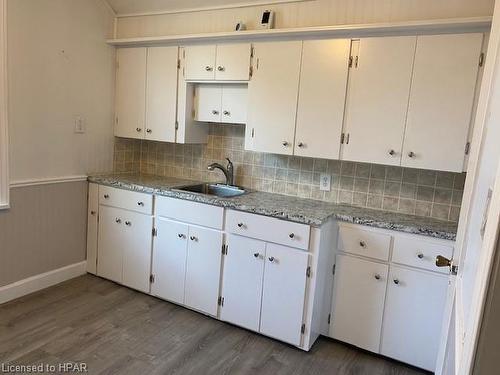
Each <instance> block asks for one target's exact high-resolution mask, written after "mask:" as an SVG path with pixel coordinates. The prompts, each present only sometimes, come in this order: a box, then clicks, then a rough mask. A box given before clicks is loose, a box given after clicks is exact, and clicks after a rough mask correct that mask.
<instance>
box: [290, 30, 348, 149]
mask: <svg viewBox="0 0 500 375" xmlns="http://www.w3.org/2000/svg"><path fill="white" fill-rule="evenodd" d="M350 46H351V41H350V40H343V39H334V40H308V41H304V47H303V51H302V68H301V73H300V89H299V102H298V108H297V128H296V135H295V155H298V156H307V157H316V158H325V159H339V153H340V136H341V133H342V122H343V119H344V105H345V96H346V86H347V74H348V69H349V68H348V61H349V52H350Z"/></svg>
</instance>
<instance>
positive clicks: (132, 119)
mask: <svg viewBox="0 0 500 375" xmlns="http://www.w3.org/2000/svg"><path fill="white" fill-rule="evenodd" d="M116 55H117V60H118V65H117V71H116V104H115V111H116V118H115V136H117V137H125V138H144V121H145V102H146V48H119V49H118V50H117V52H116Z"/></svg>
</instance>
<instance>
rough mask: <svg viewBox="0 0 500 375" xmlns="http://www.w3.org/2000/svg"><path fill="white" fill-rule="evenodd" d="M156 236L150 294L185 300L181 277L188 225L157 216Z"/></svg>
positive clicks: (184, 275) (181, 301)
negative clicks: (152, 281)
mask: <svg viewBox="0 0 500 375" xmlns="http://www.w3.org/2000/svg"><path fill="white" fill-rule="evenodd" d="M156 229H157V236H156V237H154V245H153V275H154V276H155V282H154V283H153V284H152V285H151V294H153V295H155V296H158V297H160V298H164V299H166V300H169V301H172V302H175V303H179V304H183V303H184V279H185V277H186V257H187V243H188V234H189V232H188V226H187V225H186V224H181V223H178V222H175V221H170V220H165V219H157V220H156Z"/></svg>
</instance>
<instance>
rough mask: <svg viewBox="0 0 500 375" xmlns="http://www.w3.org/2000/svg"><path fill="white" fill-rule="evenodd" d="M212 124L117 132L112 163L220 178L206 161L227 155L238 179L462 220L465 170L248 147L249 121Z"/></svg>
mask: <svg viewBox="0 0 500 375" xmlns="http://www.w3.org/2000/svg"><path fill="white" fill-rule="evenodd" d="M209 126H210V131H209V137H208V143H207V144H206V145H181V144H173V143H164V142H152V141H143V140H134V139H125V138H115V154H114V170H115V172H142V173H148V174H156V175H161V176H172V177H182V178H186V179H192V180H197V181H214V182H215V181H219V182H220V181H224V176H223V174H222V173H221V172H220V171H214V172H211V171H208V170H207V165H208V164H210V163H212V162H218V163H221V164H223V165H226V161H225V158H226V157H228V158H230V159H231V160H232V161H233V163H234V166H235V180H236V181H235V183H236V184H237V185H241V186H245V187H247V188H251V189H254V190H260V191H266V192H274V193H280V194H286V195H292V196H299V197H303V198H312V199H316V200H322V201H328V202H335V203H342V204H350V205H355V206H361V207H368V208H373V209H381V210H385V211H393V212H400V213H407V214H413V215H418V216H424V217H433V218H436V219H441V220H448V221H458V217H459V213H460V205H461V202H462V195H463V187H464V181H465V173H450V172H436V171H429V170H423V169H411V168H402V167H389V166H383V165H377V164H367V163H354V162H347V161H338V160H325V159H313V158H304V157H296V156H283V155H274V154H265V153H259V152H252V151H245V150H244V135H245V127H244V126H243V125H219V124H211V125H209ZM321 173H329V174H331V176H332V180H331V191H327V192H325V191H321V190H319V180H320V174H321Z"/></svg>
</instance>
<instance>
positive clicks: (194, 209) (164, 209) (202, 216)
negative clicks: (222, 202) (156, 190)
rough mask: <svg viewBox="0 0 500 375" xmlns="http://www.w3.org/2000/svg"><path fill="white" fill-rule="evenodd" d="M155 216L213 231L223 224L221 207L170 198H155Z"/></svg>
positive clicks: (220, 227)
mask: <svg viewBox="0 0 500 375" xmlns="http://www.w3.org/2000/svg"><path fill="white" fill-rule="evenodd" d="M155 215H156V216H162V217H166V218H169V219H174V220H178V221H182V222H185V223H191V224H196V225H201V226H204V227H209V228H215V229H222V225H223V223H224V208H223V207H217V206H211V205H209V204H204V203H198V202H191V201H187V200H183V199H177V198H170V197H158V196H157V197H156V208H155Z"/></svg>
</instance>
